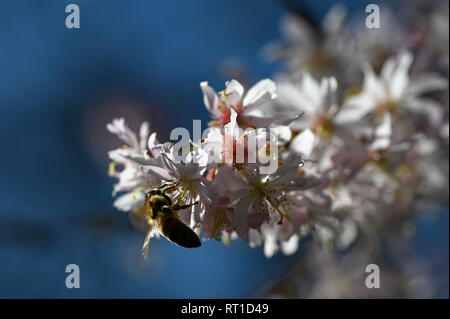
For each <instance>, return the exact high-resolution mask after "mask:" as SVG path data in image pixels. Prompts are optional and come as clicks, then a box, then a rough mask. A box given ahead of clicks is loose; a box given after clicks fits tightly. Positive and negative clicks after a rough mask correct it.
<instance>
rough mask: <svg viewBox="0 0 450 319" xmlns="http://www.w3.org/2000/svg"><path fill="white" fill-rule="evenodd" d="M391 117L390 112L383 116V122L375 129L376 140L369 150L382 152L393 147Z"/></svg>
mask: <svg viewBox="0 0 450 319" xmlns="http://www.w3.org/2000/svg"><path fill="white" fill-rule="evenodd" d="M391 134H392V126H391V116H390V115H389V113H388V112H385V113H384V114H383V122H382V123H381V124H380V125H379V126H377V128H376V129H375V140H374V141H373V142H372V144H370V145H369V147H368V148H369V150H382V149H386V148H388V146H389V145H391Z"/></svg>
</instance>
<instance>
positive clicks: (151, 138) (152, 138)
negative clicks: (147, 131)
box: [147, 133, 159, 157]
mask: <svg viewBox="0 0 450 319" xmlns="http://www.w3.org/2000/svg"><path fill="white" fill-rule="evenodd" d="M158 144H159V142H158V140H157V139H156V133H152V134H151V135H150V136H149V138H148V142H147V147H148V149H149V150H150V151H151V150H152V148H155V147H156V146H157V145H158ZM152 155H153V156H155V155H154V154H153V153H152ZM155 157H156V156H155Z"/></svg>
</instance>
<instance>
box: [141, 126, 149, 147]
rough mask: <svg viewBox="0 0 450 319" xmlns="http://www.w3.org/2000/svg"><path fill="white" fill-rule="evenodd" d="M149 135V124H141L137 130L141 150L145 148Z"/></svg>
mask: <svg viewBox="0 0 450 319" xmlns="http://www.w3.org/2000/svg"><path fill="white" fill-rule="evenodd" d="M149 134H150V124H149V123H148V122H144V123H142V124H141V128H140V130H139V146H140V147H139V148H140V149H141V150H143V149H145V148H146V147H147V142H148V136H149Z"/></svg>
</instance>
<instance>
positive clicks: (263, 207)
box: [247, 197, 269, 229]
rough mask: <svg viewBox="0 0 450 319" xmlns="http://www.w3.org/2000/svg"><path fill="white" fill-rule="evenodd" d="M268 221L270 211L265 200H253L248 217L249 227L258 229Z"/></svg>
mask: <svg viewBox="0 0 450 319" xmlns="http://www.w3.org/2000/svg"><path fill="white" fill-rule="evenodd" d="M268 219H269V209H268V207H267V203H266V201H265V199H264V198H261V197H259V198H257V199H255V200H253V201H252V203H251V204H250V207H249V211H248V215H247V222H248V227H250V228H255V229H258V228H259V227H260V226H261V225H262V223H263V222H264V221H267V220H268Z"/></svg>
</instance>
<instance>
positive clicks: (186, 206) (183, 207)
mask: <svg viewBox="0 0 450 319" xmlns="http://www.w3.org/2000/svg"><path fill="white" fill-rule="evenodd" d="M197 204H198V202H195V203H192V204H189V205H179V204H174V205H173V206H172V208H173V209H174V210H180V209H186V208H189V207H191V206H194V205H197Z"/></svg>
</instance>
